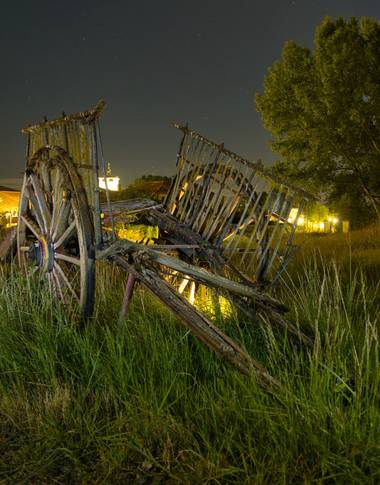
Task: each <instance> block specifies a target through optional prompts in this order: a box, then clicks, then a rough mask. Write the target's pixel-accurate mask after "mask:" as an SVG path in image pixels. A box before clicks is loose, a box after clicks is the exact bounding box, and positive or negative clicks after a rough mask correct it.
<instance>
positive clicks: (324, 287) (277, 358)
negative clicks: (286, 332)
mask: <svg viewBox="0 0 380 485" xmlns="http://www.w3.org/2000/svg"><path fill="white" fill-rule="evenodd" d="M342 271H343V270H342V268H340V267H338V266H337V265H335V264H334V263H333V262H324V263H321V262H320V261H318V260H317V259H315V258H310V259H309V263H308V265H307V266H306V267H305V268H304V269H303V271H302V272H301V273H300V274H298V276H297V277H293V278H290V277H288V278H285V280H284V282H283V284H282V286H281V288H280V289H279V290H278V295H277V296H279V297H280V298H282V299H283V300H284V301H285V302H286V303H287V304H288V305H289V307H291V309H292V311H291V317H292V318H293V320H295V321H296V322H297V323H298V324H299V325H300V326H301V327H302V328H305V329H306V330H307V331H308V332H310V333H313V334H314V335H315V345H314V348H313V349H312V350H311V351H310V352H306V351H304V350H302V349H300V348H296V347H295V346H293V345H291V344H289V341H288V340H287V338H286V336H282V337H280V338H279V337H276V338H275V337H274V335H273V333H272V331H271V330H270V329H269V328H268V327H267V326H266V325H265V323H264V322H246V321H243V320H241V319H239V316H237V315H232V316H230V317H229V318H228V319H225V320H224V321H222V322H220V324H221V325H222V326H223V328H224V329H225V331H227V332H228V333H229V334H230V335H232V336H233V337H234V338H236V339H238V340H239V341H240V343H241V344H242V345H244V346H246V348H247V350H248V351H249V352H250V353H251V354H252V355H253V356H255V357H256V358H258V359H260V360H261V361H262V362H263V363H264V364H265V365H266V366H267V368H268V370H269V371H270V372H271V374H272V375H273V376H275V377H276V378H277V379H278V380H279V381H280V382H281V383H282V387H281V390H276V391H272V392H268V391H266V390H264V389H262V388H261V387H260V386H259V385H258V383H257V382H256V380H255V378H254V376H250V377H245V376H242V375H240V374H239V373H238V372H237V371H235V370H234V369H233V368H230V367H228V366H226V365H225V364H224V363H223V362H221V361H220V360H219V359H218V358H217V357H216V356H214V355H213V354H212V353H211V352H210V351H209V350H208V349H207V348H205V347H204V346H203V345H201V344H199V343H198V342H196V341H195V340H194V339H193V337H192V336H191V335H189V334H188V332H187V331H186V329H184V328H183V327H181V326H180V325H179V324H178V322H177V321H176V320H175V319H174V318H173V317H172V316H171V314H170V313H169V312H168V311H167V310H166V309H165V308H163V307H162V306H161V305H159V304H158V303H157V302H156V301H155V300H154V299H153V298H152V297H151V296H150V295H149V294H147V293H146V292H145V291H143V290H142V289H140V290H138V291H137V292H136V293H135V296H134V298H133V301H132V305H131V309H130V313H129V315H128V318H127V319H126V320H125V322H123V323H122V324H120V323H119V319H118V312H119V306H120V301H121V297H122V294H121V291H122V288H121V284H120V282H121V281H120V280H121V279H122V275H121V274H120V273H119V272H118V271H117V270H116V269H110V268H100V269H99V273H100V274H99V278H98V288H97V291H98V297H97V308H96V312H95V316H94V318H93V321H91V322H90V324H88V325H86V326H84V327H81V328H80V325H79V324H80V317H79V316H78V315H76V314H75V312H74V313H73V311H67V309H65V308H63V307H62V306H61V305H59V304H58V303H57V302H56V301H51V299H50V297H49V295H48V294H47V293H46V288H45V287H44V285H43V284H42V283H41V282H40V281H38V280H34V281H30V282H27V281H26V280H25V279H24V278H23V277H22V276H21V275H20V274H18V272H17V271H16V270H15V269H11V270H9V269H3V270H2V272H1V273H0V481H1V480H2V481H3V482H4V483H7V482H9V483H41V482H42V483H135V482H137V483H160V482H165V483H276V484H277V483H360V484H362V483H376V482H378V481H379V480H380V473H379V470H380V456H379V451H380V449H379V439H378V438H379V426H380V422H379V421H380V420H379V402H378V397H379V375H380V373H379V368H378V357H379V356H378V325H379V288H378V286H376V283H374V282H373V280H371V281H367V278H366V276H365V274H363V273H362V272H361V271H360V270H353V271H352V272H351V273H350V274H349V275H348V276H347V274H344V275H342ZM343 276H344V277H343Z"/></svg>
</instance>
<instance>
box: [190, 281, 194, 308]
mask: <svg viewBox="0 0 380 485" xmlns="http://www.w3.org/2000/svg"><path fill="white" fill-rule="evenodd" d="M194 301H195V281H191V282H190V294H189V303H190V305H194Z"/></svg>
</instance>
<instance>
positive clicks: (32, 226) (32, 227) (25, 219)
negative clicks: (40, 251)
mask: <svg viewBox="0 0 380 485" xmlns="http://www.w3.org/2000/svg"><path fill="white" fill-rule="evenodd" d="M20 218H21V220H22V221H23V223H24V224H25V225H26V226H27V227H28V228H29V229H30V230H31V231H32V233H33V234H34V235H35V236H36V238H37V239H39V238H40V237H41V236H42V234H40V233H39V231H38V229H37V227H36V225H35V224H34V222H33V221H31V220H30V219H29V217H27V216H24V215H22V214H21V216H20Z"/></svg>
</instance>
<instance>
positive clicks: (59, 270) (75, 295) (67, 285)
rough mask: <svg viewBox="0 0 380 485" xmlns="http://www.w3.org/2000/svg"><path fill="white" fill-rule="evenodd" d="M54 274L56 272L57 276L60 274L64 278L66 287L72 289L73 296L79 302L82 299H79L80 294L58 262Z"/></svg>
mask: <svg viewBox="0 0 380 485" xmlns="http://www.w3.org/2000/svg"><path fill="white" fill-rule="evenodd" d="M53 274H55V276H56V278H58V275H59V276H60V278H61V279H62V281H63V282H64V283H65V285H66V287H67V288H68V289H69V290H70V293H71V294H72V295H73V297H74V298H75V300H76V301H77V302H78V303H79V302H80V300H79V297H78V295H77V294H76V292H75V291H74V288H73V287H72V286H71V283H70V281H69V280H68V278H67V276H66V275H65V273H64V271H63V269H62V268H61V267H60V265H59V264H58V263H57V264H55V265H54V268H53ZM58 279H59V278H58Z"/></svg>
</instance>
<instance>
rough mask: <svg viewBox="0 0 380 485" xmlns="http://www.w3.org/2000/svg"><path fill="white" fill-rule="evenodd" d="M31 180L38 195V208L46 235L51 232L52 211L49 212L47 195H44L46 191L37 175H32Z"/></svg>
mask: <svg viewBox="0 0 380 485" xmlns="http://www.w3.org/2000/svg"><path fill="white" fill-rule="evenodd" d="M30 180H31V182H32V185H33V189H34V193H35V194H36V198H37V204H38V207H39V209H40V213H41V216H42V221H43V225H44V229H45V234H47V233H48V231H49V228H50V224H51V216H50V211H49V209H48V206H47V203H46V199H45V194H44V191H43V189H42V187H41V182H40V180H39V178H38V177H37V176H36V175H34V174H31V175H30Z"/></svg>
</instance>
